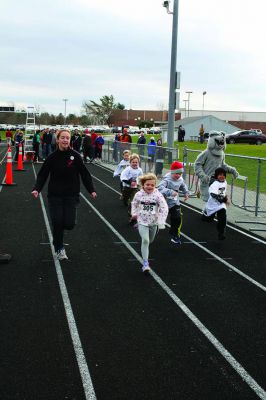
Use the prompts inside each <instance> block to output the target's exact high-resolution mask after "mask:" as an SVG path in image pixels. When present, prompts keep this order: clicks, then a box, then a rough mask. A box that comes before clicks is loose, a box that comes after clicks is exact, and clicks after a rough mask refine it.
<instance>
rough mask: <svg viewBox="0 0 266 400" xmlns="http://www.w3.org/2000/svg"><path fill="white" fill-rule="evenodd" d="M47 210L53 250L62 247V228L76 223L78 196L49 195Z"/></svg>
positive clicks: (69, 227)
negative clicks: (51, 230) (51, 228)
mask: <svg viewBox="0 0 266 400" xmlns="http://www.w3.org/2000/svg"><path fill="white" fill-rule="evenodd" d="M48 204H49V212H50V217H51V222H52V226H53V245H54V249H55V251H58V250H61V249H62V248H63V247H64V242H63V237H64V230H65V229H66V230H71V229H73V228H74V226H75V225H76V220H77V206H78V204H79V196H60V197H56V196H49V197H48Z"/></svg>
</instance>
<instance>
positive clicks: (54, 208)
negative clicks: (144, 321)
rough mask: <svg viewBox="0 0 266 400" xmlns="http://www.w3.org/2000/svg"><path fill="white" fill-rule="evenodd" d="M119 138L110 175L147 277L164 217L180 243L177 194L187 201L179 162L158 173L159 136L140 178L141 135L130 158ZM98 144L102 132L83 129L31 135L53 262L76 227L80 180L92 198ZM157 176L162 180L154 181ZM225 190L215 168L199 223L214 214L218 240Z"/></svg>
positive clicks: (126, 139) (124, 139) (19, 139)
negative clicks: (45, 197) (90, 167)
mask: <svg viewBox="0 0 266 400" xmlns="http://www.w3.org/2000/svg"><path fill="white" fill-rule="evenodd" d="M118 135H119V134H118ZM118 135H117V137H116V138H115V140H114V143H116V142H121V144H122V150H123V153H122V155H123V158H122V160H119V162H118V164H117V167H116V169H115V171H114V174H113V175H114V177H115V178H116V179H119V181H120V188H121V200H122V201H123V203H124V205H125V206H126V207H127V212H128V218H129V223H130V224H131V225H133V226H134V228H136V229H138V232H139V235H140V237H141V254H142V258H143V265H142V271H143V272H145V273H146V272H148V271H150V266H149V245H150V244H151V243H152V242H153V241H154V239H155V238H156V234H157V233H158V231H159V229H164V228H165V224H166V218H167V217H168V215H169V220H170V229H169V235H170V242H171V243H172V244H173V245H180V244H181V227H182V210H181V204H180V198H179V194H180V193H183V196H184V200H185V201H186V200H188V198H189V190H188V187H187V185H186V183H185V181H184V179H183V177H182V174H183V171H184V167H183V164H182V162H180V161H173V162H172V163H171V165H170V171H169V172H167V173H166V174H163V162H164V156H165V154H164V148H163V146H162V140H161V139H160V138H159V139H158V140H157V142H156V141H155V139H154V137H151V138H150V140H149V142H148V144H147V155H148V156H147V157H148V166H149V171H148V173H145V174H144V173H143V170H142V168H141V164H140V161H141V155H142V154H144V152H143V151H142V149H143V147H142V146H144V145H145V146H146V138H145V136H144V134H143V133H141V134H140V137H139V139H138V141H137V149H138V151H139V154H136V153H133V154H131V150H130V149H129V146H128V144H129V143H132V139H131V137H130V135H129V134H128V132H127V130H124V131H123V134H122V135H121V138H120V137H118ZM10 140H12V139H10ZM23 141H24V139H23V133H22V132H21V131H18V132H17V133H16V135H15V138H14V144H15V145H16V147H17V146H18V144H19V143H23ZM103 144H104V138H103V137H102V135H101V134H100V135H97V134H96V133H95V132H93V131H90V132H89V131H88V130H85V131H84V135H83V137H82V136H81V134H80V133H79V132H78V131H74V133H73V134H71V132H70V131H68V130H66V129H62V130H59V131H57V132H55V131H53V130H49V129H46V130H45V131H43V132H40V131H37V132H35V134H34V137H33V147H34V149H35V158H34V160H38V153H39V152H40V146H41V148H42V159H43V161H44V163H43V165H42V167H41V169H40V171H39V173H38V175H37V179H36V183H35V185H34V187H33V190H32V196H33V197H35V198H37V197H38V196H39V193H40V192H41V190H42V189H43V186H44V185H45V183H46V181H47V179H48V178H49V183H48V206H49V212H50V217H51V222H52V227H53V245H54V250H55V255H56V257H57V259H58V260H65V259H68V256H67V255H66V251H65V248H64V244H63V236H64V230H71V229H73V228H74V226H75V224H76V214H77V206H78V203H79V192H80V178H81V179H82V182H83V184H84V186H85V188H86V189H87V191H88V192H89V194H90V195H91V196H92V198H96V197H97V195H96V191H95V188H94V184H93V181H92V177H91V175H90V173H89V171H88V169H87V168H86V166H85V163H90V162H92V161H93V160H95V158H99V159H100V158H101V152H102V146H103ZM120 150H121V148H120ZM81 152H82V153H83V158H82V155H81ZM119 154H121V153H120V152H119ZM117 155H118V153H117ZM87 160H88V161H87ZM154 164H155V167H154ZM153 169H154V172H153ZM158 178H161V179H160V181H159V182H158V180H157V179H158ZM226 187H227V183H226V170H225V169H223V168H221V167H219V168H216V170H215V173H214V176H213V177H212V178H211V179H210V185H209V199H208V201H207V202H206V207H205V209H204V211H203V214H202V220H203V221H212V220H213V219H214V217H215V216H217V220H218V222H217V230H218V239H219V240H223V239H225V229H226V208H227V205H229V199H228V196H227V194H226ZM10 259H11V256H10V255H9V254H0V262H8V261H9V260H10Z"/></svg>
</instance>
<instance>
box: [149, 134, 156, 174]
mask: <svg viewBox="0 0 266 400" xmlns="http://www.w3.org/2000/svg"><path fill="white" fill-rule="evenodd" d="M147 152H148V165H149V172H152V169H153V165H154V159H155V152H156V142H155V139H154V137H153V136H152V137H151V140H150V141H149V143H148V146H147Z"/></svg>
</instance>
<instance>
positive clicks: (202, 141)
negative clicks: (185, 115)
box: [199, 124, 205, 143]
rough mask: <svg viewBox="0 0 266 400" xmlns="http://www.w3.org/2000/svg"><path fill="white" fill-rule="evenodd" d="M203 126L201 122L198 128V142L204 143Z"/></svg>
mask: <svg viewBox="0 0 266 400" xmlns="http://www.w3.org/2000/svg"><path fill="white" fill-rule="evenodd" d="M204 132H205V130H204V128H203V124H201V126H200V129H199V141H200V143H204Z"/></svg>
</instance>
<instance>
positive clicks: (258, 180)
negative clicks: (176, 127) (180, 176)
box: [183, 146, 266, 216]
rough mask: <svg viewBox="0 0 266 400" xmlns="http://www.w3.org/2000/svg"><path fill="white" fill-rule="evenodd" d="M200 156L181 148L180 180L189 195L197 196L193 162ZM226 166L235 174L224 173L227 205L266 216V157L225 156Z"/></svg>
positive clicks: (198, 191)
mask: <svg viewBox="0 0 266 400" xmlns="http://www.w3.org/2000/svg"><path fill="white" fill-rule="evenodd" d="M199 153H201V151H200V150H192V149H189V148H187V147H186V146H185V147H184V148H183V162H184V167H185V172H184V177H185V179H186V182H187V184H188V187H189V190H190V192H191V195H192V196H197V197H200V184H199V180H198V177H197V176H196V175H195V173H194V163H195V160H196V158H197V156H198V154H199ZM225 162H226V164H228V165H230V166H233V167H235V168H236V169H237V171H238V172H239V176H238V178H237V179H232V176H231V175H230V174H228V176H227V182H228V185H229V189H228V193H230V197H231V202H232V204H233V205H234V206H236V207H239V208H242V209H244V210H246V211H249V212H252V213H254V215H255V216H258V215H259V214H260V215H263V216H265V213H266V158H258V157H248V156H241V155H236V154H226V155H225Z"/></svg>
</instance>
